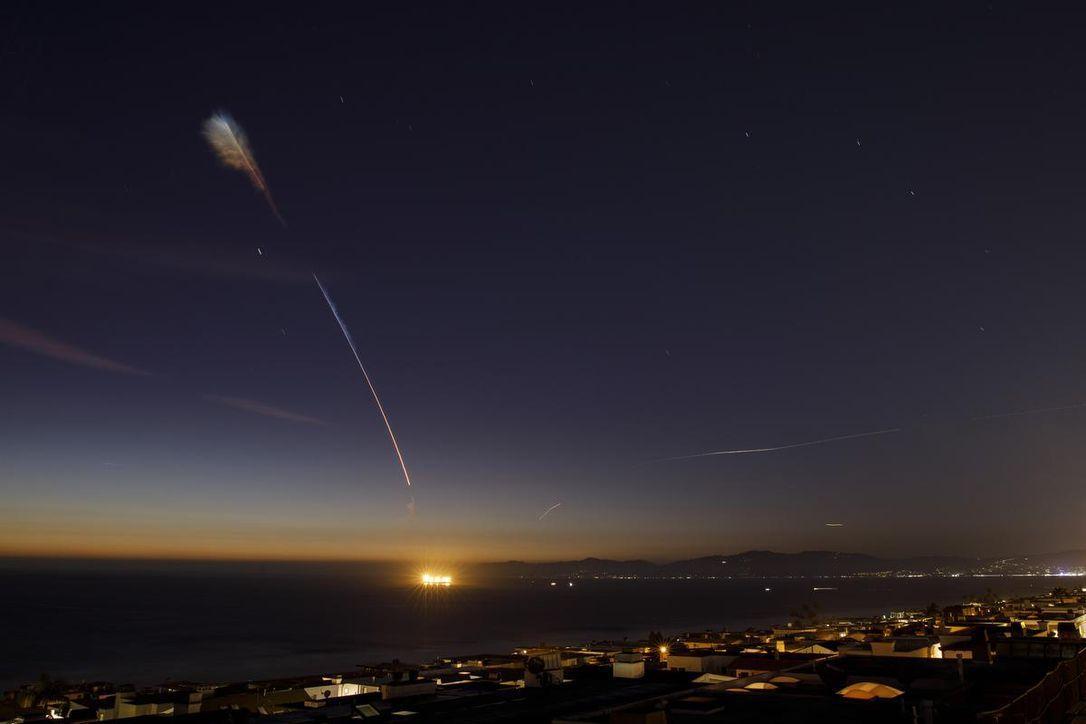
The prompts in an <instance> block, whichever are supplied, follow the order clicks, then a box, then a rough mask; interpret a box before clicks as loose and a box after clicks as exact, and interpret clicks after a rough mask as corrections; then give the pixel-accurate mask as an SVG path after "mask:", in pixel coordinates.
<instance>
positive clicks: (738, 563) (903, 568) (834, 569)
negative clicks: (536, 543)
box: [480, 551, 1086, 578]
mask: <svg viewBox="0 0 1086 724" xmlns="http://www.w3.org/2000/svg"><path fill="white" fill-rule="evenodd" d="M1058 570H1065V571H1069V570H1083V571H1086V551H1065V552H1062V553H1046V554H1039V555H1029V556H1015V557H1010V558H986V559H977V558H965V557H960V556H959V557H956V556H918V557H913V558H880V557H877V556H870V555H866V554H863V553H842V552H838V551H803V552H801V553H776V552H774V551H745V552H743V553H734V554H730V555H724V554H722V555H714V556H703V557H701V558H691V559H689V560H684V561H675V562H673V563H664V564H656V563H651V562H649V561H643V560H634V561H615V560H607V559H603V558H585V559H584V560H580V561H554V562H550V563H528V562H524V561H506V562H504V563H487V564H483V565H482V566H480V573H483V574H484V575H493V576H517V577H536V576H538V577H563V576H639V577H648V576H658V577H677V576H695V577H699V578H705V577H711V576H714V577H731V578H763V577H764V578H784V577H804V576H811V577H815V576H843V575H856V574H864V573H866V574H875V573H886V574H897V575H904V574H908V573H927V574H954V573H960V574H965V575H968V574H971V573H1005V574H1029V573H1044V572H1046V571H1053V572H1055V571H1058Z"/></svg>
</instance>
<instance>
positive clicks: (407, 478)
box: [313, 274, 413, 502]
mask: <svg viewBox="0 0 1086 724" xmlns="http://www.w3.org/2000/svg"><path fill="white" fill-rule="evenodd" d="M313 281H315V282H316V283H317V287H318V288H319V289H320V290H321V294H323V295H324V301H326V302H327V303H328V308H329V309H331V310H332V316H333V317H335V319H336V322H337V323H338V324H339V328H340V330H341V331H342V332H343V336H344V337H345V338H346V339H347V344H348V345H349V346H350V348H351V352H353V353H354V359H355V361H356V362H358V368H359V369H360V370H362V378H363V379H365V380H366V386H367V387H369V388H370V394H372V395H373V401H374V402H375V403H377V410H378V412H380V413H381V419H382V420H384V422H385V429H386V430H388V437H389V439H390V440H392V449H393V450H395V451H396V458H397V459H398V460H399V461H400V469H401V470H402V471H403V479H404V481H405V482H406V483H407V487H409V488H410V487H411V475H410V474H409V473H408V472H407V463H405V462H404V460H403V453H401V452H400V444H399V443H398V442H396V433H394V432H392V425H391V424H390V423H389V421H388V415H387V414H386V413H385V406H384V405H382V404H381V398H380V397H379V396H378V395H377V388H375V387H374V386H373V381H372V380H370V375H369V373H368V372H366V366H365V365H364V364H362V358H361V357H360V356H359V355H358V348H357V347H355V344H354V339H353V338H352V337H351V332H350V330H348V329H347V325H346V324H345V323H344V321H343V317H341V316H339V309H337V308H336V303H335V302H333V301H332V297H331V296H329V294H328V290H327V289H325V288H324V285H323V284H321V280H320V279H318V278H317V275H316V274H314V275H313ZM412 502H413V501H412Z"/></svg>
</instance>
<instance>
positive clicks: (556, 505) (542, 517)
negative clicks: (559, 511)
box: [539, 503, 561, 520]
mask: <svg viewBox="0 0 1086 724" xmlns="http://www.w3.org/2000/svg"><path fill="white" fill-rule="evenodd" d="M559 505H561V503H555V504H554V505H552V506H551V507H549V508H547V509H546V510H544V511H543V515H541V516H539V519H540V520H543V519H544V518H546V517H547V516H548V515H550V512H551V511H552V510H554V509H555V508H557V507H558V506H559Z"/></svg>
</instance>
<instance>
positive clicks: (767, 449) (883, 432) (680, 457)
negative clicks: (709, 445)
mask: <svg viewBox="0 0 1086 724" xmlns="http://www.w3.org/2000/svg"><path fill="white" fill-rule="evenodd" d="M895 432H901V428H900V427H893V428H890V429H888V430H875V431H873V432H858V433H856V434H855V435H840V436H838V437H827V438H823V439H821V440H808V441H807V442H796V443H792V444H790V445H777V446H776V447H755V448H747V449H745V450H714V451H712V452H704V453H696V454H694V455H678V456H676V457H670V458H661V459H659V460H657V462H666V461H668V460H690V459H692V458H704V457H711V456H713V455H750V454H753V453H766V452H776V451H778V450H791V449H793V448H797V447H810V446H812V445H825V444H826V443H830V442H839V441H841V440H855V439H857V438H861V437H875V436H876V435H889V434H891V433H895Z"/></svg>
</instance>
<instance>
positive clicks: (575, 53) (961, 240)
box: [0, 2, 1086, 560]
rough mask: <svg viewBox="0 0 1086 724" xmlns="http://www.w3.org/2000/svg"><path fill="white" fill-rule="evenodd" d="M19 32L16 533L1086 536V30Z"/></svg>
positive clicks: (271, 552) (694, 547) (14, 104)
mask: <svg viewBox="0 0 1086 724" xmlns="http://www.w3.org/2000/svg"><path fill="white" fill-rule="evenodd" d="M6 12H7V22H5V23H3V24H2V26H0V51H2V53H3V63H2V66H0V80H2V83H0V89H2V90H0V98H2V99H3V101H2V102H0V131H2V133H3V137H4V138H5V139H6V142H5V143H4V154H3V172H2V173H0V220H2V227H0V245H2V246H0V251H2V256H0V318H2V319H4V320H7V322H6V324H7V325H8V328H7V339H6V341H7V342H8V344H6V345H4V346H0V401H2V406H0V493H2V494H3V498H4V501H5V508H6V509H7V510H9V511H11V512H10V513H9V516H8V517H9V520H8V521H7V522H6V524H5V530H4V532H0V552H8V553H43V554H60V553H73V552H75V553H85V554H107V553H111V554H116V553H128V554H133V555H223V556H255V555H260V556H273V557H278V556H284V557H306V556H317V557H360V558H372V557H395V558H420V557H421V558H432V559H436V558H441V559H453V560H457V559H468V558H508V557H525V558H548V557H558V556H581V555H592V554H595V555H610V556H647V557H653V558H669V557H675V556H681V555H687V554H700V553H710V552H715V551H725V552H726V551H731V550H736V549H744V548H750V547H764V548H773V549H777V550H795V549H800V548H812V547H818V548H833V549H847V550H861V551H865V552H874V553H889V554H907V553H929V552H930V553H964V554H974V553H975V554H978V555H988V554H997V553H1003V552H1008V553H1010V552H1029V551H1040V550H1053V549H1059V548H1069V547H1081V546H1083V545H1084V544H1086V541H1083V540H1082V539H1081V533H1080V526H1079V525H1078V521H1079V520H1080V519H1081V515H1082V513H1083V512H1084V511H1083V505H1082V503H1081V502H1080V498H1081V495H1080V492H1079V491H1080V488H1081V479H1082V470H1083V465H1084V463H1086V452H1084V451H1083V449H1082V446H1081V442H1080V441H1081V439H1082V435H1083V433H1084V432H1086V410H1074V409H1072V410H1065V411H1057V412H1050V413H1040V414H1033V415H1022V416H1014V417H1006V418H996V419H990V420H979V421H977V420H972V419H971V418H973V417H976V416H979V415H986V414H992V413H1001V412H1012V411H1019V410H1029V409H1036V408H1047V407H1056V406H1063V405H1070V404H1075V403H1079V402H1086V382H1084V381H1083V379H1082V374H1081V371H1082V369H1083V362H1084V361H1086V359H1084V357H1086V345H1084V344H1083V322H1084V321H1086V319H1084V317H1086V312H1084V309H1086V308H1084V305H1083V301H1086V292H1084V291H1083V285H1082V281H1081V280H1082V279H1083V275H1084V272H1086V254H1084V252H1083V245H1082V244H1083V242H1082V238H1081V237H1082V231H1081V230H1082V228H1083V222H1084V218H1083V217H1084V208H1086V207H1084V205H1083V203H1082V199H1083V192H1084V189H1083V186H1084V182H1083V173H1082V168H1083V162H1084V160H1086V143H1084V141H1083V134H1082V129H1083V128H1084V127H1086V88H1084V87H1083V86H1084V80H1083V79H1084V78H1086V73H1084V71H1086V47H1084V46H1083V44H1082V42H1081V38H1082V37H1083V32H1084V30H1086V12H1084V11H1081V10H1073V11H1063V10H1057V9H1053V8H1051V7H1049V8H1045V7H1041V6H1038V5H1037V4H1034V3H1006V2H993V3H986V2H979V3H955V4H946V3H931V4H927V3H900V4H894V5H890V6H884V5H882V4H872V3H855V4H844V3H831V4H822V5H810V4H799V3H796V4H789V3H773V4H766V3H748V4H740V3H721V4H714V5H710V4H708V3H693V4H679V5H675V4H647V3H645V4H642V3H593V4H590V6H589V7H584V6H582V4H573V3H570V4H557V5H556V4H546V5H544V4H537V5H524V4H519V3H504V4H471V5H463V4H456V5H451V4H440V3H433V4H430V3H387V4H379V3H356V4H352V5H350V6H345V8H343V9H341V10H334V9H331V8H330V7H328V6H320V7H312V8H309V7H304V6H298V5H295V6H293V7H291V8H290V11H289V12H288V11H286V10H282V9H276V8H274V7H272V6H271V5H268V4H264V5H261V6H259V7H258V8H257V7H255V6H254V8H248V9H246V10H244V11H242V10H236V11H231V10H229V9H226V10H223V9H220V8H216V9H214V10H213V9H211V8H210V7H202V6H192V7H188V8H186V9H185V10H180V9H177V8H173V9H169V8H162V7H158V6H155V5H153V4H152V5H148V4H132V5H121V4H115V5H111V6H110V7H108V8H105V9H103V8H100V7H91V6H86V7H69V6H67V5H60V4H57V5H54V6H49V5H47V4H42V3H20V4H16V5H14V6H13V7H11V8H9V9H7V10H6ZM220 108H222V109H227V110H229V111H230V112H231V113H232V114H233V115H234V116H235V117H236V118H237V120H238V121H239V122H240V123H241V124H242V126H244V128H245V129H246V131H247V132H248V135H249V137H250V141H251V142H252V144H253V147H254V149H255V152H256V154H257V157H258V159H259V161H260V163H261V165H262V166H263V170H264V173H265V175H266V176H267V178H268V180H269V182H270V185H271V189H272V192H273V193H274V194H275V197H276V200H277V202H278V204H279V206H280V208H281V210H282V212H283V215H284V216H285V217H286V219H287V220H288V223H289V227H288V228H287V229H285V230H284V229H283V228H280V227H279V226H278V225H277V223H276V221H275V219H274V217H273V216H272V215H271V214H270V213H269V212H268V210H267V207H266V206H264V205H263V201H262V200H261V198H260V196H259V195H258V194H256V193H254V191H253V190H252V189H251V187H249V186H248V184H247V183H246V181H245V179H244V178H243V177H242V176H241V175H240V174H237V173H235V172H231V171H229V170H226V169H223V168H221V167H219V166H218V164H217V163H216V161H215V159H214V158H213V156H212V154H211V153H210V152H209V150H208V148H207V146H206V144H205V142H204V139H203V138H201V136H200V133H199V131H200V125H201V123H202V122H203V120H204V119H205V118H206V117H207V116H208V115H209V114H210V113H211V112H213V111H215V110H216V109H220ZM258 248H259V249H261V250H262V251H263V255H261V254H260V253H258V251H257V249H258ZM311 270H316V271H317V272H318V273H320V274H321V275H322V276H323V277H324V279H325V281H326V282H327V284H328V286H329V289H330V291H331V292H332V294H333V295H334V296H335V297H336V298H337V301H338V303H339V306H340V308H341V310H342V312H343V314H344V317H345V319H346V321H347V323H348V324H349V325H350V326H351V328H352V330H353V332H354V336H355V338H356V340H357V341H358V344H359V347H360V352H361V354H362V357H363V359H364V360H365V361H366V363H367V365H368V367H369V370H370V372H371V374H372V375H373V377H374V380H375V382H376V384H377V387H378V389H379V391H380V392H381V394H382V397H383V400H384V402H385V404H386V406H387V408H388V410H389V413H390V418H391V421H392V424H393V426H394V427H395V429H396V431H397V434H398V436H399V439H400V442H401V444H402V446H403V451H404V454H405V456H406V459H407V463H408V466H409V467H410V468H411V470H412V476H413V479H414V481H415V483H416V486H415V490H414V497H415V500H416V505H417V514H416V516H415V517H414V518H410V517H409V516H408V515H407V513H406V509H405V504H406V502H407V501H408V500H409V498H410V496H409V494H408V493H406V492H405V491H404V489H403V483H402V479H401V477H400V474H399V469H398V467H397V465H396V461H395V458H394V457H393V455H392V451H391V448H390V446H389V443H388V439H387V436H386V434H385V431H384V428H383V426H382V424H381V421H380V419H379V417H378V416H377V413H376V410H375V409H374V407H373V404H372V401H371V400H370V399H369V397H368V392H367V390H366V388H365V386H364V384H363V382H362V380H361V379H360V377H359V374H358V371H357V368H356V367H355V366H354V362H353V360H352V358H351V357H350V353H349V350H348V349H347V347H346V345H345V343H344V341H343V338H342V337H341V336H340V334H339V331H338V329H337V328H336V326H335V323H334V321H333V320H332V318H331V316H330V315H329V313H328V310H327V308H326V307H325V306H324V303H323V300H322V299H321V296H320V293H319V291H318V290H317V289H316V287H315V286H314V285H313V284H312V281H311V279H310V278H309V272H310V271H311ZM0 326H2V325H0ZM13 330H15V331H13ZM33 334H39V335H44V336H45V337H47V338H49V339H50V340H52V341H55V342H57V343H64V344H67V345H70V346H71V347H72V348H78V349H79V350H83V351H85V352H86V353H88V354H94V355H97V356H98V357H100V358H104V359H108V360H111V361H114V362H115V363H116V365H124V366H126V367H128V368H132V369H134V370H139V371H146V372H148V373H150V374H147V375H140V374H130V373H126V372H125V371H123V370H119V369H117V368H116V367H115V368H114V369H103V365H102V364H97V366H95V365H94V364H91V365H88V363H87V359H86V358H83V359H82V360H81V361H80V359H78V358H76V357H74V356H73V354H72V353H71V352H70V350H69V351H67V352H64V353H62V354H59V355H58V354H53V356H48V355H46V354H42V351H43V344H42V343H41V341H40V339H39V338H35V339H37V340H38V341H37V342H33V343H31V342H28V341H27V340H28V338H29V337H28V335H33ZM52 349H54V352H55V348H52ZM210 398H231V399H233V400H235V402H236V401H237V400H244V401H250V402H251V403H259V404H260V405H264V406H267V407H273V408H276V409H277V410H279V411H280V413H277V414H278V415H279V416H269V415H267V414H257V413H256V412H254V409H253V408H254V406H253V404H250V403H245V404H243V405H241V407H247V408H248V409H239V406H238V405H237V404H234V405H230V404H225V403H224V402H223V401H222V400H221V399H210ZM265 412H266V410H265ZM289 415H294V416H307V417H310V418H316V419H318V420H319V421H322V422H324V423H325V424H314V423H313V422H312V421H309V422H307V421H305V420H300V419H297V418H294V419H290V417H289ZM886 428H901V432H898V433H894V434H889V435H884V436H880V437H872V438H861V439H855V440H848V441H841V442H837V443H831V444H826V445H822V446H813V447H805V448H795V449H791V450H785V451H779V452H776V453H763V454H756V455H747V456H720V457H710V458H702V459H695V460H684V461H671V462H663V463H654V462H651V461H653V460H655V459H657V458H662V457H667V456H677V455H686V454H691V453H697V452H702V451H709V450H721V449H729V448H758V447H772V446H777V445H787V444H790V443H796V442H803V441H808V440H816V439H823V438H829V437H835V436H841V435H850V434H855V433H861V432H867V431H873V430H882V429H886ZM558 501H561V502H562V503H563V505H562V506H561V507H559V508H557V509H556V510H555V511H554V512H552V513H551V514H550V515H548V516H547V518H545V519H544V520H543V521H539V520H537V518H538V516H539V514H540V513H542V511H543V510H545V509H546V508H547V507H549V506H551V505H553V504H554V503H555V502H558ZM828 521H839V522H843V523H845V525H844V526H843V527H840V528H827V527H826V526H825V523H826V522H828Z"/></svg>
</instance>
